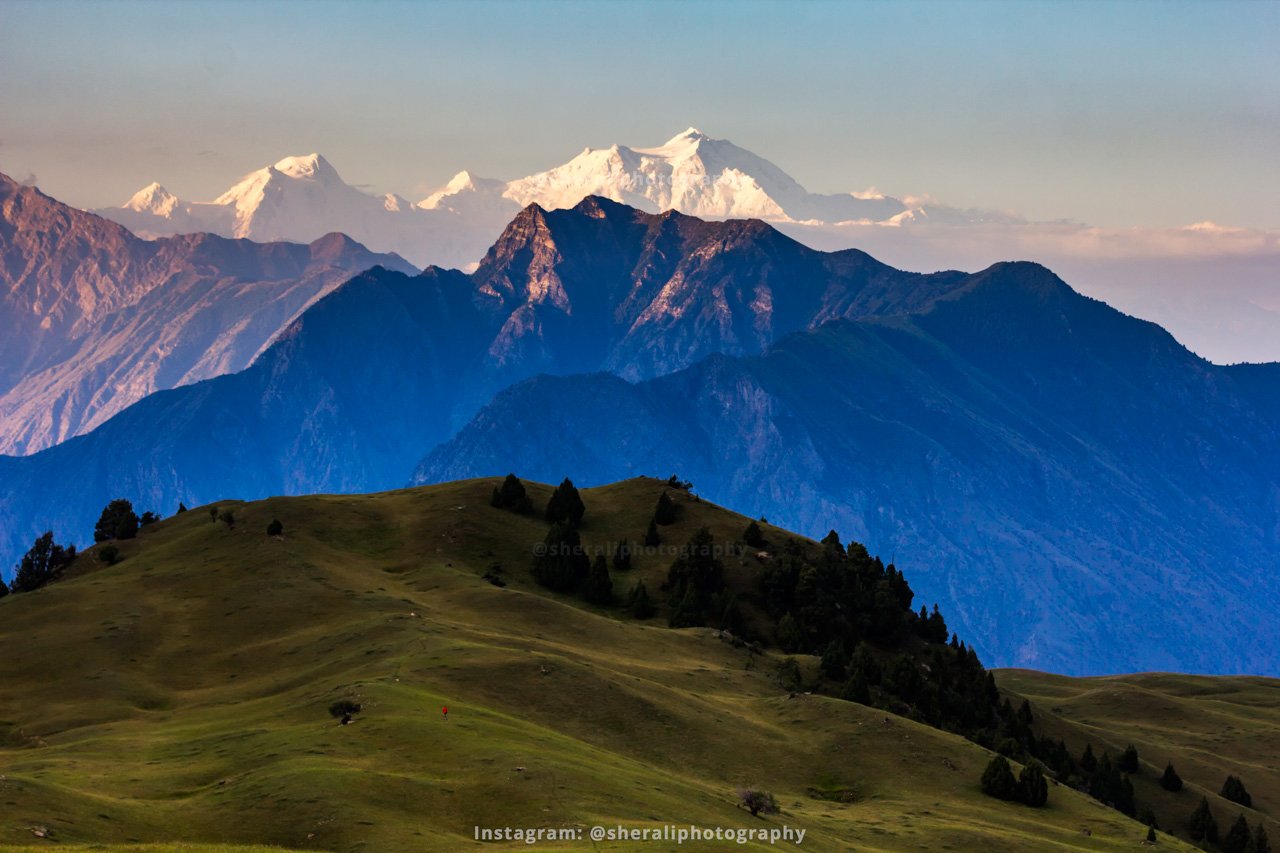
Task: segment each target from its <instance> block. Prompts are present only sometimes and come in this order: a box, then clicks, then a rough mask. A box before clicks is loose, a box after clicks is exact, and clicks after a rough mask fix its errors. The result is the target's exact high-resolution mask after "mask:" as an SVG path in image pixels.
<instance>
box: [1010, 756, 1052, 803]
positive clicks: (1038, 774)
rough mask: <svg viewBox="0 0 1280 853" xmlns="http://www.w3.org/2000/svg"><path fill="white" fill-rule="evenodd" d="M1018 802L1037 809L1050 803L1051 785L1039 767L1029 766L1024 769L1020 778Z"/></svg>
mask: <svg viewBox="0 0 1280 853" xmlns="http://www.w3.org/2000/svg"><path fill="white" fill-rule="evenodd" d="M1018 801H1019V802H1022V803H1025V804H1026V805H1028V806H1033V807H1037V808H1038V807H1040V806H1043V805H1044V804H1045V803H1046V802H1048V801H1049V783H1048V781H1047V780H1046V779H1045V777H1044V771H1042V770H1041V769H1040V768H1039V767H1038V766H1036V765H1034V764H1028V765H1027V766H1026V767H1024V768H1022V774H1021V775H1020V776H1019V777H1018Z"/></svg>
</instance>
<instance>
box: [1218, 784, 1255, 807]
mask: <svg viewBox="0 0 1280 853" xmlns="http://www.w3.org/2000/svg"><path fill="white" fill-rule="evenodd" d="M1221 796H1222V798H1223V799H1224V800H1230V801H1231V802H1233V803H1236V804H1238V805H1242V806H1244V807H1245V808H1246V809H1251V808H1253V797H1251V796H1250V795H1249V792H1248V791H1246V790H1245V787H1244V783H1243V782H1241V781H1240V778H1239V777H1238V776H1228V777H1227V781H1225V782H1223V783H1222V792H1221Z"/></svg>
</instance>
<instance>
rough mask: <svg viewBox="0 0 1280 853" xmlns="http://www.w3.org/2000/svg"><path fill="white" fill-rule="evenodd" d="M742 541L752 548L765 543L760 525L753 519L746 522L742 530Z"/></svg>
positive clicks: (761, 546)
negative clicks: (744, 528) (745, 527)
mask: <svg viewBox="0 0 1280 853" xmlns="http://www.w3.org/2000/svg"><path fill="white" fill-rule="evenodd" d="M742 541H743V542H745V543H747V544H748V545H750V546H751V547H752V548H763V547H764V546H765V544H766V542H765V538H764V532H763V531H762V530H761V529H760V525H759V524H756V523H755V522H754V521H753V522H751V523H750V524H748V525H747V529H746V530H744V531H743V533H742Z"/></svg>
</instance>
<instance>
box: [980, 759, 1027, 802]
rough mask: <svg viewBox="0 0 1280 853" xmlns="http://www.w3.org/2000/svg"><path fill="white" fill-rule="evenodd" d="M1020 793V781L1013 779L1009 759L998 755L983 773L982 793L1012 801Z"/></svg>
mask: <svg viewBox="0 0 1280 853" xmlns="http://www.w3.org/2000/svg"><path fill="white" fill-rule="evenodd" d="M1017 792H1018V780H1017V779H1015V778H1014V777H1013V768H1012V767H1010V766H1009V759H1007V758H1005V757H1004V756H1003V755H997V756H996V757H995V758H993V759H991V763H990V764H988V765H987V769H986V770H984V771H982V793H984V794H986V795H987V796H989V797H995V798H996V799H999V800H1012V799H1013V798H1014V796H1015V795H1016V794H1017Z"/></svg>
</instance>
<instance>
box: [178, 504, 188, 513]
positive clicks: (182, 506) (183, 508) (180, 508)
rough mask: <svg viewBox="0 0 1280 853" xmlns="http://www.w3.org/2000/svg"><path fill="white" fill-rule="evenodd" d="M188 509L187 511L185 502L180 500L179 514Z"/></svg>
mask: <svg viewBox="0 0 1280 853" xmlns="http://www.w3.org/2000/svg"><path fill="white" fill-rule="evenodd" d="M186 511H187V505H186V504H184V503H183V502H182V501H178V514H179V515H181V514H182V513H184V512H186Z"/></svg>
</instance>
